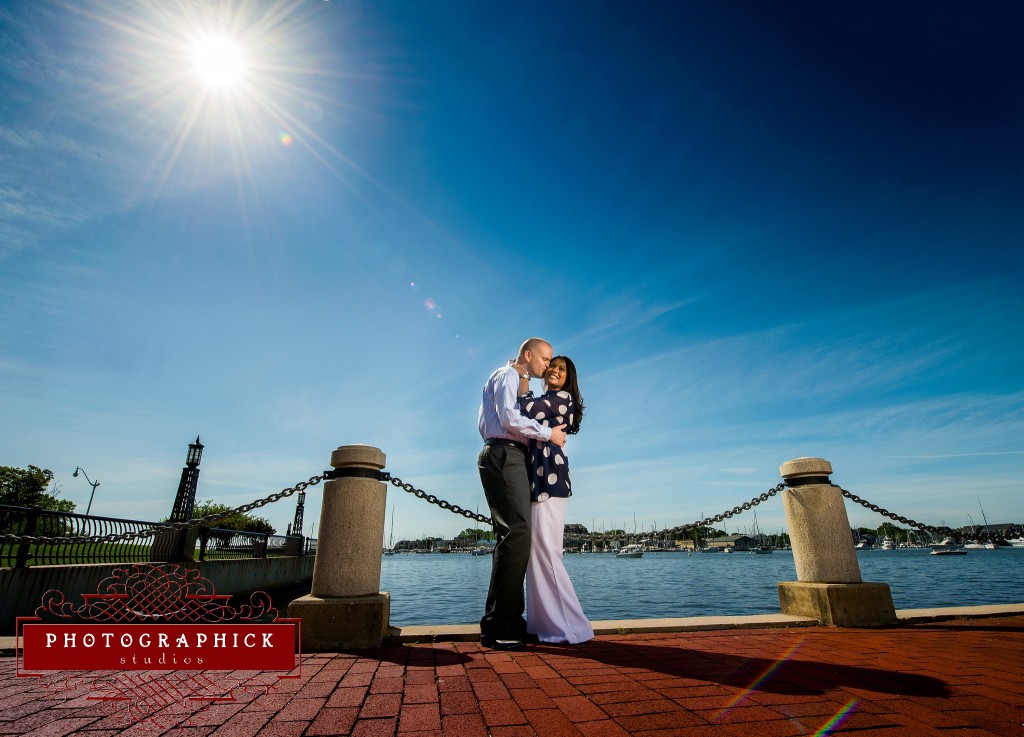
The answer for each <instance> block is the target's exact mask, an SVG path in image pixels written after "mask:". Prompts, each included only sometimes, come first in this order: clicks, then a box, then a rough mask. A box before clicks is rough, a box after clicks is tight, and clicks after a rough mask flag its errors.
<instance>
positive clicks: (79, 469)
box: [71, 466, 100, 517]
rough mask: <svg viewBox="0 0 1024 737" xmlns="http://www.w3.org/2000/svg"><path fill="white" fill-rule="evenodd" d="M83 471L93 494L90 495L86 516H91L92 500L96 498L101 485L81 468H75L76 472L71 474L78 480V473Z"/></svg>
mask: <svg viewBox="0 0 1024 737" xmlns="http://www.w3.org/2000/svg"><path fill="white" fill-rule="evenodd" d="M79 471H81V472H82V475H83V476H85V482H86V483H87V484H89V486H91V487H92V493H91V494H90V495H89V506H88V507H86V508H85V516H86V517H88V516H89V512H91V511H92V498H93V497H94V496H96V487H97V486H99V485H100V482H99V481H93V480H92V479H90V478H89V474H87V473H86V472H85V469H84V468H82V467H81V466H75V472H74V473H73V474H71V475H72V476H73V477H74V478H76V479H77V478H78V472H79Z"/></svg>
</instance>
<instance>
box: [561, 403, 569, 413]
mask: <svg viewBox="0 0 1024 737" xmlns="http://www.w3.org/2000/svg"><path fill="white" fill-rule="evenodd" d="M558 411H559V412H561V413H562V414H563V415H564V414H565V413H566V412H568V411H569V408H568V407H566V406H565V405H564V404H560V405H558Z"/></svg>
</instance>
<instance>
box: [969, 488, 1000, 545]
mask: <svg viewBox="0 0 1024 737" xmlns="http://www.w3.org/2000/svg"><path fill="white" fill-rule="evenodd" d="M978 509H980V510H981V519H982V521H983V522H984V523H985V527H984V528H983V529H984V531H985V532H988V518H987V517H985V508H984V507H983V506H981V499H979V500H978ZM967 519H969V520H971V527H977V525H975V524H974V520H973V519H971V513H970V512H968V513H967ZM964 547H965V548H970V549H971V550H995V549H996V544H995V543H994V542H973V543H967V544H966V545H964Z"/></svg>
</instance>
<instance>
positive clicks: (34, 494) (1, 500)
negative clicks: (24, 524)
mask: <svg viewBox="0 0 1024 737" xmlns="http://www.w3.org/2000/svg"><path fill="white" fill-rule="evenodd" d="M51 481H53V472H52V471H50V470H49V469H46V468H39V467H37V466H29V467H28V470H24V469H21V468H15V467H13V466H0V504H10V505H12V506H15V507H42V508H43V509H51V510H54V511H57V512H74V511H75V503H74V502H73V501H71V500H70V499H58V498H57V493H56V492H54V493H48V492H47V488H48V487H49V486H50V482H51Z"/></svg>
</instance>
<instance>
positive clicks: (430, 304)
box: [423, 297, 437, 312]
mask: <svg viewBox="0 0 1024 737" xmlns="http://www.w3.org/2000/svg"><path fill="white" fill-rule="evenodd" d="M423 307H424V309H426V310H428V311H430V312H433V311H434V308H435V307H437V302H435V301H434V300H432V299H430V298H429V297H428V298H427V299H425V300H423Z"/></svg>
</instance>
